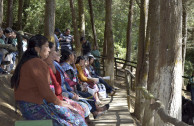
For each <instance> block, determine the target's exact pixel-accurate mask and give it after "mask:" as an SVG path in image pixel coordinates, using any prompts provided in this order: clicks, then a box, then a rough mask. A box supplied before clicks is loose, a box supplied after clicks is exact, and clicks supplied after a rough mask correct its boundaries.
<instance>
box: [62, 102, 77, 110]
mask: <svg viewBox="0 0 194 126" xmlns="http://www.w3.org/2000/svg"><path fill="white" fill-rule="evenodd" d="M59 106H62V107H67V108H69V109H70V110H73V111H76V110H75V109H74V108H73V107H72V106H71V105H69V104H68V103H67V102H66V101H61V104H60V105H59Z"/></svg>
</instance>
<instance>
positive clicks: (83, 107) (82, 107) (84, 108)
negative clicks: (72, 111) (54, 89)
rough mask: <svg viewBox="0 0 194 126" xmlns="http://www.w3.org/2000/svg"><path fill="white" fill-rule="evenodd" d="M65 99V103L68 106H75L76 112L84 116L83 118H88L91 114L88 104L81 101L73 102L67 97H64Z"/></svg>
mask: <svg viewBox="0 0 194 126" xmlns="http://www.w3.org/2000/svg"><path fill="white" fill-rule="evenodd" d="M63 99H64V100H65V101H67V103H68V104H70V105H71V106H73V108H76V110H77V111H78V113H79V114H80V115H81V116H82V117H88V116H89V114H90V109H89V107H88V105H87V104H86V103H83V102H80V101H76V102H75V101H73V100H71V99H68V98H66V97H63Z"/></svg>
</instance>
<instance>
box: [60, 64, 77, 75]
mask: <svg viewBox="0 0 194 126" xmlns="http://www.w3.org/2000/svg"><path fill="white" fill-rule="evenodd" d="M61 66H62V68H63V70H64V71H67V70H72V71H73V72H74V77H76V76H77V70H76V69H73V67H72V66H71V65H69V64H68V63H66V62H64V63H62V64H61Z"/></svg>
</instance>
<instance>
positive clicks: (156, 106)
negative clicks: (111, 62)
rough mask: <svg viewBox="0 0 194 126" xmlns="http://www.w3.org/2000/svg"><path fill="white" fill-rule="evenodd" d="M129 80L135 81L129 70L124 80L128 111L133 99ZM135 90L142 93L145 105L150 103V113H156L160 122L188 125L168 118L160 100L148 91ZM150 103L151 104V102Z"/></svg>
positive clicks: (138, 88)
mask: <svg viewBox="0 0 194 126" xmlns="http://www.w3.org/2000/svg"><path fill="white" fill-rule="evenodd" d="M129 78H134V79H135V75H133V73H132V72H131V71H130V70H129V69H125V79H126V88H127V101H128V107H129V110H130V99H131V97H133V98H135V97H134V96H131V94H130V87H131V86H130V84H131V83H130V82H129V80H130V79H129ZM135 89H136V90H140V91H141V92H142V95H143V97H144V98H145V101H146V102H147V103H152V104H150V108H151V111H156V113H157V114H158V115H159V116H160V118H161V120H163V121H164V122H165V123H170V124H173V125H175V126H189V125H188V124H186V123H184V122H182V121H179V120H178V119H176V118H174V117H171V116H169V115H168V114H167V113H166V111H165V108H164V105H163V104H162V103H161V101H160V100H158V99H157V98H155V97H154V96H153V95H152V94H151V93H149V91H148V90H147V89H145V88H143V87H136V88H135ZM151 101H152V102H151Z"/></svg>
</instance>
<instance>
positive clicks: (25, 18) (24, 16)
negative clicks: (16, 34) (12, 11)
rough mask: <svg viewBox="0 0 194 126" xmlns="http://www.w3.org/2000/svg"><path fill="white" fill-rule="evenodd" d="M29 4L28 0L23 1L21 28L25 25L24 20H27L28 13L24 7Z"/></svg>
mask: <svg viewBox="0 0 194 126" xmlns="http://www.w3.org/2000/svg"><path fill="white" fill-rule="evenodd" d="M29 6H30V0H24V3H23V10H22V11H23V12H22V13H23V18H22V28H24V27H25V25H26V24H27V23H26V21H27V17H28V14H27V12H26V9H27V8H28V7H29Z"/></svg>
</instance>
